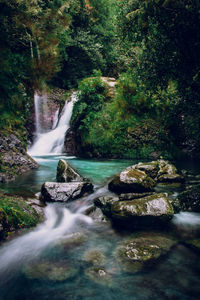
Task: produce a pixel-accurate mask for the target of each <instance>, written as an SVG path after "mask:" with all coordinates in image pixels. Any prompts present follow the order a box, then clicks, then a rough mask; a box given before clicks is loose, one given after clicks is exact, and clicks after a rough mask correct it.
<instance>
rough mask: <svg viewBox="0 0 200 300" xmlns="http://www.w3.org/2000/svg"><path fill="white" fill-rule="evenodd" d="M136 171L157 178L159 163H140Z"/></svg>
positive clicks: (136, 166)
mask: <svg viewBox="0 0 200 300" xmlns="http://www.w3.org/2000/svg"><path fill="white" fill-rule="evenodd" d="M135 169H137V170H140V171H143V172H145V173H146V174H147V175H148V176H149V177H151V178H153V179H154V178H156V177H157V175H158V172H159V163H158V161H151V162H148V163H141V162H140V163H138V164H137V165H135Z"/></svg>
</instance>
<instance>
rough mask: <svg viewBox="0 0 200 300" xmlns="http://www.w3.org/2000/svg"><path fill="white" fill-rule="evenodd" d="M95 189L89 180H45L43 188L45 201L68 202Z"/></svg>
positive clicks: (42, 193) (42, 192)
mask: <svg viewBox="0 0 200 300" xmlns="http://www.w3.org/2000/svg"><path fill="white" fill-rule="evenodd" d="M92 191H93V185H92V184H91V183H89V182H68V183H67V182H64V183H60V182H45V183H44V184H43V185H42V188H41V195H42V199H43V201H44V202H67V201H71V200H75V199H77V198H80V197H82V196H83V195H85V194H86V193H89V192H92Z"/></svg>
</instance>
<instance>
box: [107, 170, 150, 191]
mask: <svg viewBox="0 0 200 300" xmlns="http://www.w3.org/2000/svg"><path fill="white" fill-rule="evenodd" d="M154 186H155V181H154V180H153V179H152V178H151V177H149V176H148V175H147V174H146V173H145V172H144V171H140V170H137V169H136V168H135V166H131V167H128V168H127V169H125V170H124V171H122V172H121V173H120V174H119V175H116V176H115V177H114V179H113V180H112V181H111V182H110V183H109V185H108V188H109V190H111V191H113V192H116V193H118V194H121V193H137V192H139V193H141V192H148V191H152V189H153V187H154Z"/></svg>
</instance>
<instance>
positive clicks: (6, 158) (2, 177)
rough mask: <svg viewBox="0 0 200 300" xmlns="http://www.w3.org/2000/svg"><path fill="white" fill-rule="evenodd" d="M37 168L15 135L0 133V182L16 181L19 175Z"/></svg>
mask: <svg viewBox="0 0 200 300" xmlns="http://www.w3.org/2000/svg"><path fill="white" fill-rule="evenodd" d="M37 167H38V164H37V163H36V162H35V161H34V160H33V159H32V158H31V157H30V156H29V155H28V154H27V153H26V151H25V147H24V145H23V144H22V142H21V141H20V140H19V139H18V138H17V137H16V136H15V135H14V134H10V135H8V136H5V135H3V134H2V133H0V182H7V181H11V180H14V179H15V177H16V176H17V175H21V174H23V173H25V172H27V171H29V170H31V169H34V168H37Z"/></svg>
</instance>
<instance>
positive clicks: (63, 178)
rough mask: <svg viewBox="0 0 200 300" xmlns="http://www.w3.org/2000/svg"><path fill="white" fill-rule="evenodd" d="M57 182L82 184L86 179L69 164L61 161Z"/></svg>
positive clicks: (58, 167)
mask: <svg viewBox="0 0 200 300" xmlns="http://www.w3.org/2000/svg"><path fill="white" fill-rule="evenodd" d="M56 180H57V182H71V181H75V182H82V181H84V178H83V177H82V176H81V175H80V174H78V172H77V171H76V170H75V169H74V168H72V166H70V164H69V163H68V162H66V161H65V160H63V159H60V160H59V162H58V166H57V175H56Z"/></svg>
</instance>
